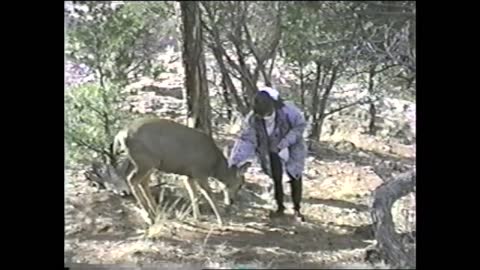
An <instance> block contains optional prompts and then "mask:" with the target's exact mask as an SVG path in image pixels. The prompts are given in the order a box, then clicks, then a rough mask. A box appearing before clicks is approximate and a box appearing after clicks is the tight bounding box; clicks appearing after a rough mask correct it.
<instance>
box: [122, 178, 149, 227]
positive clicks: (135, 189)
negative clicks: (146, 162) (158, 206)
mask: <svg viewBox="0 0 480 270" xmlns="http://www.w3.org/2000/svg"><path fill="white" fill-rule="evenodd" d="M145 174H146V171H142V170H137V169H136V170H133V171H132V173H130V174H129V176H128V177H127V183H128V185H129V186H130V190H131V191H132V194H133V197H135V199H136V201H137V203H138V205H139V206H140V209H142V210H144V211H145V212H147V214H148V216H149V218H150V219H151V220H150V221H151V222H152V224H153V222H154V221H155V219H154V218H153V219H152V213H151V211H150V209H149V207H148V203H147V199H146V197H144V194H143V192H142V191H141V189H140V186H141V181H142V179H143V176H144V175H145Z"/></svg>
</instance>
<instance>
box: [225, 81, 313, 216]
mask: <svg viewBox="0 0 480 270" xmlns="http://www.w3.org/2000/svg"><path fill="white" fill-rule="evenodd" d="M305 127H306V121H305V118H304V116H303V113H302V112H301V111H300V109H298V108H297V107H296V106H295V105H293V104H291V103H287V102H283V101H282V99H281V98H280V97H279V93H278V91H277V90H275V89H273V88H270V87H265V88H261V89H260V91H258V92H257V93H256V94H255V97H254V101H253V110H252V111H251V112H250V113H249V114H248V115H247V116H246V119H245V121H244V124H243V127H242V130H241V131H240V135H239V137H238V139H237V140H236V142H235V144H234V146H233V149H232V152H231V153H230V158H229V165H230V166H237V167H238V166H241V165H243V164H244V163H245V162H247V160H248V159H250V158H251V157H253V156H257V158H258V159H259V160H260V165H261V167H262V170H263V172H264V173H266V174H267V175H268V176H270V177H271V178H273V181H274V190H275V191H274V194H275V201H276V203H277V207H278V208H277V211H276V212H274V213H272V217H277V216H281V215H283V213H284V211H285V206H284V205H283V197H284V193H283V183H282V176H283V170H284V168H285V171H286V173H287V175H288V177H289V178H290V181H289V182H290V186H291V190H292V201H293V210H294V215H295V219H296V220H298V221H304V220H305V219H304V217H303V215H302V214H301V213H300V204H301V200H302V173H303V170H304V166H305V158H306V154H307V147H306V144H305V140H304V138H303V132H304V130H305Z"/></svg>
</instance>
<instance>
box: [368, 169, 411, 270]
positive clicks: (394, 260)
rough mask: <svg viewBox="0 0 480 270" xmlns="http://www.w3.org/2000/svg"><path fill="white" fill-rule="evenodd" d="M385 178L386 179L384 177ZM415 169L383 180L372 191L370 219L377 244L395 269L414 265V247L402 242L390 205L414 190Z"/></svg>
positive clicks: (383, 255)
mask: <svg viewBox="0 0 480 270" xmlns="http://www.w3.org/2000/svg"><path fill="white" fill-rule="evenodd" d="M385 180H386V179H385ZM415 185H416V170H415V169H413V170H412V171H409V172H405V173H402V174H400V175H398V176H397V177H395V178H394V179H392V180H390V181H385V183H383V184H382V185H380V186H379V187H377V188H376V189H375V192H374V201H373V206H372V212H371V215H372V219H373V227H374V232H375V238H376V239H377V245H378V248H379V251H380V252H381V255H382V257H383V258H385V259H386V260H387V262H388V263H390V264H392V265H393V267H394V268H395V269H401V268H413V269H415V267H416V258H415V249H414V248H410V249H409V248H407V247H406V246H405V245H403V244H402V241H401V240H400V239H399V237H398V235H397V233H396V232H395V224H394V223H393V218H392V206H393V204H394V203H395V202H396V201H397V200H398V199H400V198H402V197H404V196H405V195H407V194H409V193H411V192H414V191H415Z"/></svg>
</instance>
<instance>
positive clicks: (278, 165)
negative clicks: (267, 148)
mask: <svg viewBox="0 0 480 270" xmlns="http://www.w3.org/2000/svg"><path fill="white" fill-rule="evenodd" d="M270 162H271V167H272V178H273V182H274V184H275V186H274V192H275V201H276V202H277V206H278V209H277V212H278V213H283V211H284V210H285V206H284V205H283V196H284V193H283V184H282V175H283V170H282V162H281V160H280V157H279V156H278V154H276V153H270ZM287 174H288V177H289V178H290V187H291V190H292V202H293V210H294V211H295V214H296V215H300V203H301V201H302V178H301V177H300V178H299V179H295V178H294V177H293V176H292V175H290V173H288V172H287Z"/></svg>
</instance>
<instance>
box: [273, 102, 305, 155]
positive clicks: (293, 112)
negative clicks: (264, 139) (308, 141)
mask: <svg viewBox="0 0 480 270" xmlns="http://www.w3.org/2000/svg"><path fill="white" fill-rule="evenodd" d="M287 117H288V119H289V121H290V124H291V127H292V129H291V130H290V131H289V132H288V133H287V135H285V137H284V138H283V139H282V140H281V141H280V143H278V149H280V150H281V149H284V148H287V147H290V146H291V145H294V144H296V143H297V142H298V141H299V140H300V139H302V137H303V133H304V131H305V128H306V126H307V122H306V121H305V117H304V116H303V113H302V112H301V111H300V110H299V109H298V108H297V107H294V106H289V108H288V111H287Z"/></svg>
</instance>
